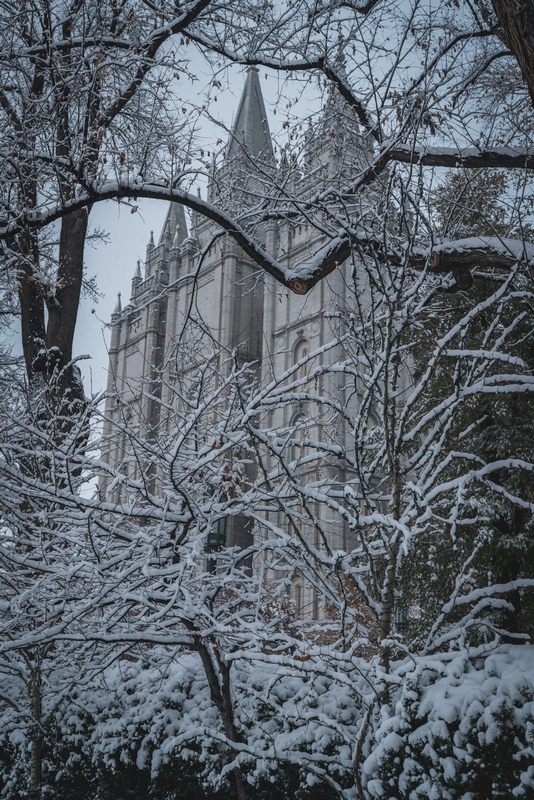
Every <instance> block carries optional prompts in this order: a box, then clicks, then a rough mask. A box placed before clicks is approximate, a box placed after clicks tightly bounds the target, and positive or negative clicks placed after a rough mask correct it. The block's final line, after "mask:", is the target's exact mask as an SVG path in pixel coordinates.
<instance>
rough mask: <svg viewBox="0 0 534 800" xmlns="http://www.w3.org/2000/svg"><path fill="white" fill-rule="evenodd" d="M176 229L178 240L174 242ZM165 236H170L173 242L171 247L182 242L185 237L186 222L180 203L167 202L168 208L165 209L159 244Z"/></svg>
mask: <svg viewBox="0 0 534 800" xmlns="http://www.w3.org/2000/svg"><path fill="white" fill-rule="evenodd" d="M177 231H178V232H179V233H178V242H177V244H175V242H176V234H177ZM165 236H168V237H169V238H170V241H171V242H172V243H173V244H172V246H173V247H175V246H177V245H178V243H181V242H183V240H184V239H185V238H186V237H187V223H186V221H185V212H184V207H183V206H182V205H181V204H180V203H170V204H169V210H168V211H167V216H166V217H165V222H164V223H163V228H162V231H161V236H160V237H159V243H160V244H161V243H162V242H163V239H164V238H165Z"/></svg>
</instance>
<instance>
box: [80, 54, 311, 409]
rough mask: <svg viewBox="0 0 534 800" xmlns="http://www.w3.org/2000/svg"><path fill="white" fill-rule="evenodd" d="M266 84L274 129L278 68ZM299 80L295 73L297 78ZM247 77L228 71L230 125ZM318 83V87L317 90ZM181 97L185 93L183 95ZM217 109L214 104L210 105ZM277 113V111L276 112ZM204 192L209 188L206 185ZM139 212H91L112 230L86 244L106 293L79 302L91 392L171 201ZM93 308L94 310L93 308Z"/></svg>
mask: <svg viewBox="0 0 534 800" xmlns="http://www.w3.org/2000/svg"><path fill="white" fill-rule="evenodd" d="M260 74H261V79H262V80H261V84H262V90H263V94H264V98H265V102H266V107H267V114H268V117H269V125H270V128H271V132H272V133H276V131H277V130H282V131H283V128H282V125H283V121H284V118H285V113H284V112H285V109H286V102H284V103H279V105H278V107H277V108H278V114H276V112H275V111H274V107H275V104H276V98H277V96H278V92H279V91H280V88H281V85H280V81H281V78H280V76H279V75H278V74H276V73H271V74H269V76H268V79H267V78H266V74H267V73H266V72H265V70H262V71H261V73H260ZM293 81H294V79H293ZM244 82H245V70H244V68H242V67H236V68H234V69H232V70H231V71H229V72H228V84H227V86H229V87H230V88H228V89H226V90H225V91H224V92H222V93H221V95H220V96H219V102H218V104H217V113H218V116H219V119H220V120H221V121H222V122H223V123H225V124H226V125H227V126H230V125H231V122H232V119H233V116H234V114H235V112H236V111H237V106H238V103H239V98H240V96H241V91H242V89H243V86H244ZM198 87H199V84H198V83H197V84H193V85H189V86H187V87H186V86H184V85H183V84H182V86H181V87H180V90H181V93H182V94H183V98H184V102H186V101H187V96H188V95H189V97H191V98H192V99H193V98H194V102H197V103H198V101H199V98H200V97H201V95H202V90H201V91H200V92H199V88H198ZM288 89H289V94H291V97H292V101H293V102H294V101H295V100H296V96H298V95H299V87H298V86H297V84H296V83H294V88H293V89H290V88H289V87H288V86H286V87H285V93H286V94H287V93H288ZM316 92H317V88H316V87H315V92H313V93H314V94H316ZM305 95H307V97H308V99H306V100H304V99H302V98H301V99H300V100H299V102H298V104H297V107H296V108H293V109H292V111H293V113H295V112H298V111H299V110H300V114H301V115H302V119H303V120H304V119H306V118H307V116H308V115H309V113H310V109H313V110H315V111H317V110H318V107H319V105H318V103H317V101H316V100H315V102H314V101H313V100H311V99H310V95H311V93H310V92H309V91H308V92H306V91H305ZM181 99H182V98H180V100H181ZM211 108H212V109H213V105H212V106H211ZM275 114H276V115H275ZM202 134H203V136H202V138H203V140H204V144H205V146H206V147H207V149H208V150H209V149H210V148H211V149H213V144H214V142H216V141H217V139H218V138H219V137H220V136H221V129H220V128H219V127H216V126H215V125H211V126H210V124H209V122H206V125H205V127H203V129H202ZM203 196H205V194H204V188H203ZM138 205H139V212H138V213H136V214H132V213H131V212H130V209H129V208H128V207H126V206H124V205H119V204H118V203H117V202H113V201H109V202H106V203H100V204H97V205H96V206H95V207H93V209H92V211H91V215H90V227H91V228H101V229H103V230H104V231H106V232H107V233H108V234H109V242H108V244H100V245H99V246H98V247H96V248H94V247H91V246H90V245H88V246H87V247H86V256H85V263H86V272H87V277H89V278H90V277H92V276H95V277H96V280H97V285H98V288H99V290H100V292H101V293H102V294H103V295H104V296H103V297H102V298H101V299H100V300H99V301H98V303H95V302H94V300H92V299H89V298H83V299H82V302H81V307H80V313H79V321H78V325H77V329H76V336H75V341H74V354H75V356H80V355H83V354H87V355H90V356H91V358H90V360H89V359H88V360H86V361H82V362H80V364H79V366H80V367H81V369H82V373H83V375H84V383H85V390H86V393H87V394H92V393H96V392H99V391H101V390H103V389H105V387H106V383H107V364H108V356H107V346H108V344H109V321H110V317H111V314H112V312H113V310H114V308H115V305H116V302H117V293H118V292H121V294H122V298H121V300H122V305H123V307H124V305H126V303H128V301H129V298H130V290H131V279H132V277H133V275H134V272H135V268H136V263H137V259H138V258H139V259H141V261H142V262H143V264H144V260H145V256H146V245H147V243H148V241H149V237H150V231H151V230H152V231H154V238H155V240H156V241H157V239H158V237H159V234H160V231H161V227H162V225H163V222H164V219H165V215H166V212H167V205H166V203H162V202H158V201H156V200H140V201H138ZM92 309H94V310H95V313H94V314H93V313H92Z"/></svg>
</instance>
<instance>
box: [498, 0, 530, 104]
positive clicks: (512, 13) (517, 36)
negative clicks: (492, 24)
mask: <svg viewBox="0 0 534 800" xmlns="http://www.w3.org/2000/svg"><path fill="white" fill-rule="evenodd" d="M492 1H493V10H494V11H495V13H496V15H497V17H498V20H499V22H500V24H501V26H502V28H503V31H504V36H503V37H502V38H503V39H504V41H505V43H506V45H507V46H508V47H509V48H510V50H511V51H512V53H513V54H514V56H515V58H516V60H517V63H518V64H519V66H520V68H521V72H522V73H523V78H524V79H525V83H526V84H527V87H528V91H529V94H530V99H531V101H532V105H534V0H492Z"/></svg>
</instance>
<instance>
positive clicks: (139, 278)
mask: <svg viewBox="0 0 534 800" xmlns="http://www.w3.org/2000/svg"><path fill="white" fill-rule="evenodd" d="M133 279H134V281H142V280H143V277H142V275H141V260H140V259H139V258H138V259H137V267H136V270H135V275H134V276H133Z"/></svg>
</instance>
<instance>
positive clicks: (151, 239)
mask: <svg viewBox="0 0 534 800" xmlns="http://www.w3.org/2000/svg"><path fill="white" fill-rule="evenodd" d="M148 246H149V247H154V231H150V241H149V243H148Z"/></svg>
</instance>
